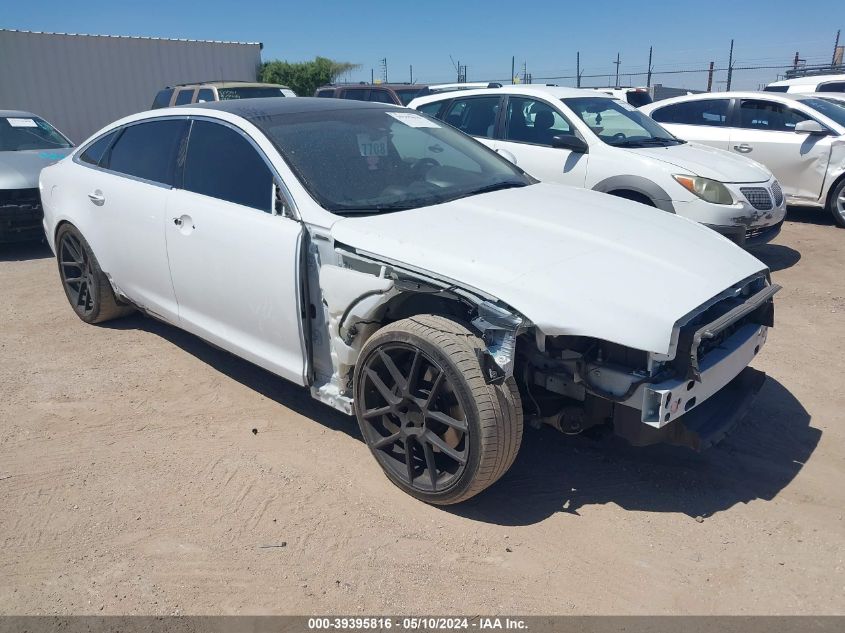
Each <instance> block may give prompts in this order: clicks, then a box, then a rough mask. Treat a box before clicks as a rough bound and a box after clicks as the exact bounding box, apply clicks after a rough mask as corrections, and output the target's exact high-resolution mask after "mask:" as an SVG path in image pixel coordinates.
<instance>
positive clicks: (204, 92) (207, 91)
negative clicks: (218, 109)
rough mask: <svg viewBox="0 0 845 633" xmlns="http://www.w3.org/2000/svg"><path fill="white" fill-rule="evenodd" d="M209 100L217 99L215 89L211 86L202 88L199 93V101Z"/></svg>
mask: <svg viewBox="0 0 845 633" xmlns="http://www.w3.org/2000/svg"><path fill="white" fill-rule="evenodd" d="M208 101H215V99H214V91H213V90H212V89H211V88H200V91H199V92H198V93H197V103H205V102H208Z"/></svg>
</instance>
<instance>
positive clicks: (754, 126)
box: [739, 99, 810, 132]
mask: <svg viewBox="0 0 845 633" xmlns="http://www.w3.org/2000/svg"><path fill="white" fill-rule="evenodd" d="M739 114H740V127H744V128H747V129H751V130H768V131H770V132H794V131H795V125H796V124H797V123H800V122H801V121H807V120H808V119H809V118H810V117H808V116H805V115H804V114H802V113H800V112H798V111H796V110H793V109H792V108H790V107H788V106H785V105H783V104H782V103H775V102H774V101H762V100H757V99H743V100H742V105H741V106H740V108H739Z"/></svg>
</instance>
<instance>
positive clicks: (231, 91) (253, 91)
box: [217, 86, 285, 101]
mask: <svg viewBox="0 0 845 633" xmlns="http://www.w3.org/2000/svg"><path fill="white" fill-rule="evenodd" d="M217 96H218V97H219V99H220V100H221V101H225V100H227V99H264V98H265V97H284V96H285V93H284V90H283V89H282V88H272V87H265V86H243V87H240V88H218V89H217Z"/></svg>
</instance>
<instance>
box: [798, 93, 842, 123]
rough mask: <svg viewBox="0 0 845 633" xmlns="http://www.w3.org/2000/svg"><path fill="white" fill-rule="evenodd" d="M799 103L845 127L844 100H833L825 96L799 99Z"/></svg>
mask: <svg viewBox="0 0 845 633" xmlns="http://www.w3.org/2000/svg"><path fill="white" fill-rule="evenodd" d="M801 103H803V104H804V105H806V106H810V107H811V108H813V110H816V111H817V112H820V113H821V114H823V115H825V116H826V117H827V118H828V119H832V120H834V121H836V122H837V123H838V124H839V125H841V126H843V127H845V101H835V100H833V99H825V98H816V97H813V98H810V99H801Z"/></svg>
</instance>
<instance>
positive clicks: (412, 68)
mask: <svg viewBox="0 0 845 633" xmlns="http://www.w3.org/2000/svg"><path fill="white" fill-rule="evenodd" d="M410 68H411V83H414V65H413V64H411V66H410Z"/></svg>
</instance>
